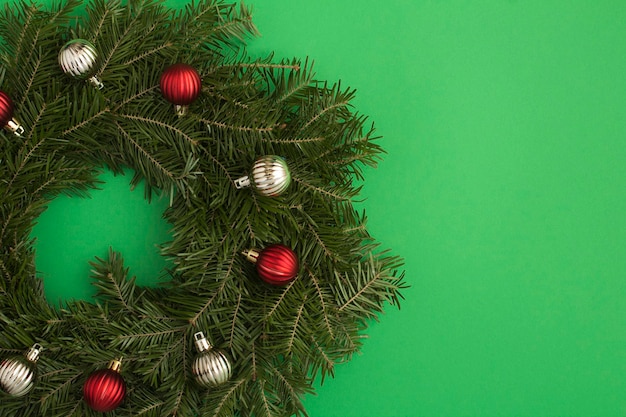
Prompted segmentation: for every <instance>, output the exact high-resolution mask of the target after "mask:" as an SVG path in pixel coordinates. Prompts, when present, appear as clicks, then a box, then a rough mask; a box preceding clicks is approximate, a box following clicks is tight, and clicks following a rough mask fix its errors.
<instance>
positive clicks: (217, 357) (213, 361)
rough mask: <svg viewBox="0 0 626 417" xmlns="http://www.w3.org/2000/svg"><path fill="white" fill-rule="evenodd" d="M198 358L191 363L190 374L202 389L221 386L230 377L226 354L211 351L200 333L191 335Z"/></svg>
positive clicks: (210, 347)
mask: <svg viewBox="0 0 626 417" xmlns="http://www.w3.org/2000/svg"><path fill="white" fill-rule="evenodd" d="M193 337H194V339H195V341H196V349H197V350H198V356H196V358H195V359H194V361H193V365H192V366H191V372H192V373H193V374H194V376H195V377H196V381H197V382H198V384H200V385H202V386H203V387H207V388H208V387H215V386H217V385H220V384H223V383H224V382H226V381H228V380H229V379H230V376H231V375H232V366H231V364H230V360H229V359H228V357H227V356H226V354H225V353H224V352H223V351H222V350H220V349H213V347H212V346H211V344H210V343H209V341H208V340H207V339H206V338H205V337H204V334H203V333H202V332H198V333H196V334H194V335H193Z"/></svg>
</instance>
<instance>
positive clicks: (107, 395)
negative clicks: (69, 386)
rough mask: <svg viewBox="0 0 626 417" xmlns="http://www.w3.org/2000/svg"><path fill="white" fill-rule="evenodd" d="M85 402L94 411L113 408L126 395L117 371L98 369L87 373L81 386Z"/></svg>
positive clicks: (123, 383)
mask: <svg viewBox="0 0 626 417" xmlns="http://www.w3.org/2000/svg"><path fill="white" fill-rule="evenodd" d="M83 395H84V397H85V402H86V403H87V405H88V406H89V407H91V408H92V409H93V410H95V411H99V412H102V413H104V412H107V411H112V410H115V409H116V408H117V407H118V406H119V405H120V404H121V403H122V401H123V400H124V397H125V396H126V383H125V382H124V378H123V377H122V375H120V374H119V372H117V371H113V370H111V369H100V370H99V371H96V372H94V373H92V374H91V375H89V377H88V378H87V380H86V381H85V385H84V386H83Z"/></svg>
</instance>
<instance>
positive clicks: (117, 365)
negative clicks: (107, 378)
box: [108, 358, 122, 374]
mask: <svg viewBox="0 0 626 417" xmlns="http://www.w3.org/2000/svg"><path fill="white" fill-rule="evenodd" d="M108 368H109V369H110V370H112V371H115V372H117V373H118V374H119V373H120V372H121V371H122V358H119V359H113V360H112V361H111V362H109V366H108Z"/></svg>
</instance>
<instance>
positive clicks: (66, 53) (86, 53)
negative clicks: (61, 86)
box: [59, 39, 104, 89]
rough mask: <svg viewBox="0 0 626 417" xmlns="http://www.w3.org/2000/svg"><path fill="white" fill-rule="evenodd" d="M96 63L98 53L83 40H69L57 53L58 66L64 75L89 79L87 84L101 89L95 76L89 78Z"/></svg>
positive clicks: (102, 85)
mask: <svg viewBox="0 0 626 417" xmlns="http://www.w3.org/2000/svg"><path fill="white" fill-rule="evenodd" d="M97 63H98V51H96V47H95V46H93V44H92V43H91V42H89V41H87V40H85V39H74V40H71V41H69V42H68V43H66V44H65V45H64V46H63V47H62V48H61V51H59V65H60V66H61V69H62V70H63V72H64V73H66V74H68V75H70V76H72V77H75V78H79V79H83V78H89V82H91V83H92V84H93V85H94V86H95V87H96V88H98V89H102V88H103V87H104V84H102V81H100V80H99V79H98V78H97V77H95V76H92V77H89V76H90V75H91V74H92V73H93V72H94V71H95V69H96V65H97Z"/></svg>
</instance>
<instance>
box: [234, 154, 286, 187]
mask: <svg viewBox="0 0 626 417" xmlns="http://www.w3.org/2000/svg"><path fill="white" fill-rule="evenodd" d="M290 183H291V173H290V172H289V166H287V162H286V161H285V160H284V159H283V158H281V157H280V156H276V155H267V156H263V157H261V158H259V159H257V160H256V161H255V162H254V165H253V166H252V172H251V174H250V175H249V176H248V175H246V176H244V177H241V178H238V179H236V180H235V187H237V188H238V189H241V188H244V187H249V186H250V185H252V187H253V188H254V189H255V190H257V191H258V192H259V193H260V194H262V195H264V196H267V197H277V196H279V195H281V194H282V193H283V192H284V191H285V190H286V189H287V187H289V184H290Z"/></svg>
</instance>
